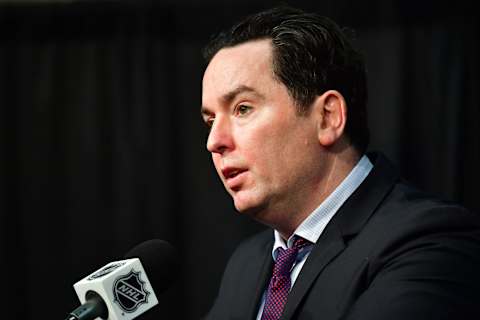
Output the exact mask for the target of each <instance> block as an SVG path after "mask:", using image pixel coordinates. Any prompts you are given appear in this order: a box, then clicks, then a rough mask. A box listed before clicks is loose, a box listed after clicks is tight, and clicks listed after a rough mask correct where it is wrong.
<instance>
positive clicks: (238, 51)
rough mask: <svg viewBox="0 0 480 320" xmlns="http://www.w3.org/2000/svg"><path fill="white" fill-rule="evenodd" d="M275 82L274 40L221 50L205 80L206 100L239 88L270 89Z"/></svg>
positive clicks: (204, 99) (205, 75)
mask: <svg viewBox="0 0 480 320" xmlns="http://www.w3.org/2000/svg"><path fill="white" fill-rule="evenodd" d="M273 81H274V79H273V71H272V45H271V40H270V39H262V40H256V41H250V42H246V43H242V44H239V45H236V46H234V47H228V48H224V49H221V50H220V51H219V52H218V53H217V54H216V55H215V56H214V57H213V59H212V60H211V61H210V63H209V65H208V67H207V69H206V70H205V74H204V76H203V83H202V100H203V103H204V104H205V103H208V102H211V101H212V100H216V99H219V98H220V97H221V96H224V95H226V94H228V93H229V92H232V91H234V90H235V89H237V88H239V87H249V88H252V89H254V90H256V91H259V92H260V93H261V91H265V90H268V86H269V85H270V84H271V83H272V82H273Z"/></svg>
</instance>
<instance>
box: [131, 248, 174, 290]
mask: <svg viewBox="0 0 480 320" xmlns="http://www.w3.org/2000/svg"><path fill="white" fill-rule="evenodd" d="M125 258H126V259H131V258H138V259H140V262H141V263H142V266H143V268H144V269H145V272H146V273H147V277H148V279H149V280H150V284H151V285H152V287H153V289H154V290H155V292H156V294H160V293H161V292H163V291H165V290H166V289H168V287H169V286H170V285H171V284H172V282H173V281H174V280H175V278H176V277H177V276H178V270H179V267H180V265H179V259H178V256H177V252H176V250H175V248H174V247H173V246H172V245H171V244H170V243H168V242H167V241H164V240H160V239H151V240H147V241H145V242H142V243H140V244H138V245H136V246H135V247H133V248H132V249H131V250H130V251H128V252H127V253H126V254H125Z"/></svg>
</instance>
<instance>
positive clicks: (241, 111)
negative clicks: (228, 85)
mask: <svg viewBox="0 0 480 320" xmlns="http://www.w3.org/2000/svg"><path fill="white" fill-rule="evenodd" d="M251 110H252V107H250V106H247V105H244V104H239V105H238V106H237V107H236V108H235V114H236V115H239V116H244V115H246V114H248V113H249V112H250V111H251Z"/></svg>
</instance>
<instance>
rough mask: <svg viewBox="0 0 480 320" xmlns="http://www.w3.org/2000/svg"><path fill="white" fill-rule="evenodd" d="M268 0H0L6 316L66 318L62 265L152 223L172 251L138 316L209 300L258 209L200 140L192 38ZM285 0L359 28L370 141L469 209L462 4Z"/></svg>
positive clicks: (468, 61) (84, 265)
mask: <svg viewBox="0 0 480 320" xmlns="http://www.w3.org/2000/svg"><path fill="white" fill-rule="evenodd" d="M275 3H276V2H273V1H236V2H230V3H226V2H221V1H204V2H198V3H197V4H196V3H189V2H186V1H180V2H175V3H174V2H173V1H171V2H162V1H149V2H145V1H124V2H119V1H115V2H113V1H110V2H103V1H79V2H72V3H51V2H45V3H39V4H33V3H15V2H14V3H9V4H0V36H1V41H0V126H1V128H2V131H1V134H0V161H1V162H0V177H1V179H0V188H1V189H0V214H1V215H0V236H1V238H0V259H1V270H2V277H3V278H4V280H3V281H2V283H6V285H7V288H6V289H5V287H4V286H3V290H2V291H4V292H7V293H8V294H7V300H6V304H4V303H2V306H5V307H6V308H5V307H4V308H2V309H3V312H5V310H6V312H7V314H10V317H6V318H10V319H64V318H65V316H66V314H67V312H68V311H70V310H71V309H73V308H75V307H76V306H77V304H78V300H77V297H76V295H75V292H74V290H73V288H72V285H73V283H75V282H76V281H78V280H79V279H80V278H83V277H84V276H86V275H87V274H89V273H90V272H92V271H94V270H96V269H98V268H100V267H101V266H103V265H105V264H106V263H108V262H110V261H114V260H120V259H121V258H122V256H123V254H124V253H126V252H127V251H128V250H129V249H130V248H131V247H133V246H134V245H136V244H137V243H140V242H142V241H144V240H147V239H152V238H160V239H165V240H167V241H169V242H171V243H172V244H173V245H174V246H175V247H176V248H177V249H178V251H179V254H180V258H179V259H180V262H181V265H182V269H181V273H180V276H179V277H178V280H177V282H176V284H175V285H174V286H173V287H172V288H171V289H170V290H168V291H167V292H166V293H165V294H163V295H162V296H161V297H160V300H161V305H160V307H157V308H155V309H154V310H152V311H151V312H149V313H148V315H147V318H151V319H154V318H155V319H198V318H200V316H201V315H203V314H205V312H206V311H207V310H208V309H209V307H210V305H211V304H212V302H213V299H214V296H215V294H216V291H217V289H218V284H219V280H220V277H221V273H222V270H223V268H224V266H225V263H226V261H227V259H228V257H229V255H230V254H231V252H232V250H233V248H234V247H235V246H236V244H237V243H238V242H239V241H241V239H243V238H245V237H246V236H247V235H249V234H252V233H254V232H256V231H258V230H261V229H262V226H260V225H258V224H256V223H254V222H252V221H250V220H249V219H248V218H247V217H243V216H240V215H238V214H237V213H235V211H234V209H233V206H232V203H231V200H230V198H229V196H228V195H227V193H226V192H225V191H224V190H223V187H222V185H221V183H220V180H219V179H218V178H217V177H216V174H215V172H214V169H213V166H212V164H211V162H210V157H209V154H208V153H207V152H206V149H205V142H206V134H207V132H206V130H205V129H204V128H203V125H202V123H201V120H200V115H199V109H200V104H201V79H202V73H203V69H204V63H203V61H202V58H201V55H200V49H201V48H202V46H203V45H204V44H205V43H206V42H207V40H208V39H209V37H210V35H211V34H212V33H214V32H216V31H219V30H220V29H221V28H223V27H226V26H229V25H230V24H231V23H232V22H233V21H236V20H238V19H239V18H240V17H242V16H243V15H245V14H247V13H251V12H254V11H258V10H260V9H264V8H267V7H270V6H271V5H273V4H275ZM472 3H473V2H472ZM290 4H291V5H295V6H298V7H301V8H304V9H307V10H315V11H317V12H319V13H321V14H323V15H327V16H330V17H332V18H334V19H336V21H337V22H339V23H340V24H341V25H342V26H348V27H351V28H354V29H355V30H356V31H357V35H358V36H357V40H356V45H357V46H358V47H359V48H360V49H361V50H362V51H363V52H364V54H365V56H366V62H367V68H368V76H369V94H370V102H369V121H370V127H371V131H372V143H371V147H370V150H380V151H383V152H384V153H386V154H387V155H388V156H389V157H390V158H391V160H392V161H393V162H394V163H396V164H397V165H398V167H399V168H400V170H401V172H402V173H403V175H404V176H405V177H406V178H408V179H409V180H410V181H412V182H413V183H415V184H417V185H418V186H420V187H422V188H423V189H425V190H427V191H429V192H432V193H435V194H438V195H440V196H442V197H444V198H447V199H451V200H455V201H458V202H460V203H462V204H463V205H465V206H467V207H468V208H470V209H472V210H475V211H479V209H480V204H479V203H478V201H476V198H477V194H478V192H477V189H478V188H477V182H478V181H479V179H480V169H479V163H480V161H479V160H480V138H479V133H478V128H479V125H478V122H479V116H480V107H479V105H480V103H479V88H480V86H479V71H480V68H479V63H478V57H479V56H480V50H479V42H480V34H479V32H480V25H479V22H478V18H479V17H478V15H477V14H476V11H475V10H473V5H470V4H469V2H467V1H455V2H454V3H452V2H450V3H447V2H445V3H443V2H437V1H423V2H420V1H418V2H417V1H356V2H354V1H345V0H337V1H312V2H308V1H296V2H293V1H292V2H291V3H290ZM470 6H472V7H470ZM4 302H5V301H4ZM2 318H3V316H2Z"/></svg>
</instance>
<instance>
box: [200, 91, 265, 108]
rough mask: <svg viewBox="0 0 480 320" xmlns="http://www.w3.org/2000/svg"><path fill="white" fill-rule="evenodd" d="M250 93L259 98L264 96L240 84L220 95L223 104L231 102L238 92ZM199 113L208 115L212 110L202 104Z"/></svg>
mask: <svg viewBox="0 0 480 320" xmlns="http://www.w3.org/2000/svg"><path fill="white" fill-rule="evenodd" d="M245 92H246V93H251V94H253V95H255V96H256V97H257V98H259V99H264V98H265V96H264V95H262V94H261V93H259V92H258V91H257V90H255V89H253V88H252V87H249V86H246V85H240V86H238V87H236V88H235V89H233V90H232V91H230V92H227V93H226V94H224V95H223V96H222V97H221V100H222V101H223V102H224V103H225V104H228V103H231V102H232V101H233V100H234V99H235V98H236V97H237V96H238V95H239V94H241V93H245ZM200 113H201V114H202V116H203V115H209V114H211V113H212V112H211V111H210V110H208V108H207V107H205V106H202V107H201V109H200Z"/></svg>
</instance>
